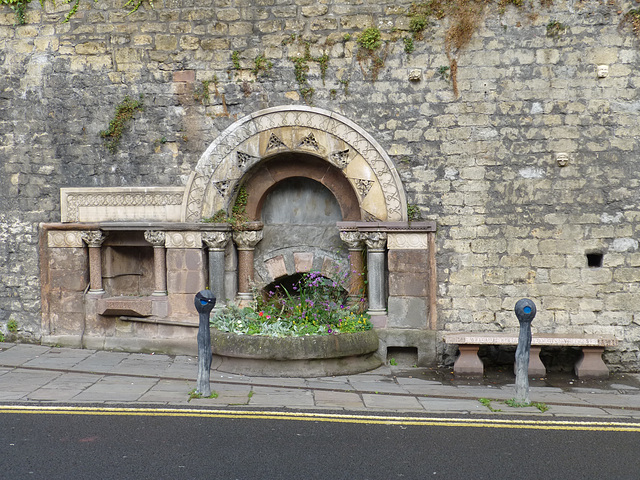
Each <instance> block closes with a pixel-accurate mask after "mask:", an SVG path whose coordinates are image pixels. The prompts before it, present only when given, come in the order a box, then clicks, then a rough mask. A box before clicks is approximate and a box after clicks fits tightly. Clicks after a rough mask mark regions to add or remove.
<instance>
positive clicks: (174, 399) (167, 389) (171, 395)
mask: <svg viewBox="0 0 640 480" xmlns="http://www.w3.org/2000/svg"><path fill="white" fill-rule="evenodd" d="M195 387H196V382H195V381H191V382H190V381H187V380H159V381H158V382H157V383H156V384H155V385H153V386H152V387H151V388H150V389H149V390H147V391H146V392H145V393H143V394H142V395H141V396H140V397H139V398H138V400H137V401H139V402H144V403H147V402H152V403H171V404H176V403H177V404H181V403H187V402H188V400H189V392H190V391H191V390H193V389H194V388H195Z"/></svg>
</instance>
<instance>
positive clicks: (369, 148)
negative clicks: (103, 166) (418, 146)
mask: <svg viewBox="0 0 640 480" xmlns="http://www.w3.org/2000/svg"><path fill="white" fill-rule="evenodd" d="M284 153H305V154H308V155H312V156H314V157H318V158H321V159H322V160H323V161H325V162H329V163H330V164H331V165H333V167H335V169H337V170H340V171H341V172H342V174H343V175H344V177H345V178H346V179H347V180H348V182H349V183H350V185H351V187H352V190H353V191H354V192H357V195H356V197H355V198H356V199H357V202H358V208H359V210H360V212H359V215H355V216H352V215H351V214H350V215H349V217H350V218H357V217H359V218H360V219H362V220H378V221H406V220H407V203H406V196H405V192H404V189H403V187H402V183H401V181H400V176H399V175H398V173H397V171H396V169H395V166H394V165H393V162H391V159H390V158H389V156H388V155H387V154H386V152H385V151H384V149H383V148H382V147H381V146H380V145H379V144H378V142H376V141H375V140H374V138H373V137H372V136H371V135H369V134H368V133H367V132H366V131H364V130H363V129H362V128H361V127H359V126H358V125H356V124H355V123H353V122H352V121H350V120H348V119H347V118H345V117H343V116H342V115H339V114H337V113H333V112H329V111H327V110H323V109H319V108H312V107H306V106H284V107H274V108H269V109H265V110H260V111H258V112H255V113H253V114H251V115H248V116H246V117H244V118H242V119H240V120H238V121H237V122H235V123H233V124H232V125H230V126H229V127H228V128H227V129H226V130H225V131H224V132H222V134H221V135H220V136H219V137H218V138H216V140H214V141H213V143H211V145H210V146H209V148H207V150H206V151H205V153H204V154H203V155H202V157H200V160H199V161H198V164H197V166H196V168H195V171H194V172H193V173H192V174H191V177H190V178H189V182H188V184H187V188H186V192H185V197H184V200H183V205H182V220H183V221H186V222H195V221H198V220H200V219H201V218H206V217H209V216H212V215H213V214H214V213H215V212H217V211H218V210H220V209H224V210H228V208H229V206H230V203H231V201H232V199H233V197H234V193H235V191H236V189H237V187H238V185H239V184H240V182H241V181H243V178H244V177H245V175H246V174H247V172H249V171H250V170H251V169H252V168H253V167H255V166H256V165H257V164H258V163H259V162H261V161H262V160H263V159H266V158H269V157H272V156H276V155H279V154H284Z"/></svg>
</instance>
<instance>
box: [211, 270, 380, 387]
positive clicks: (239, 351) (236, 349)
mask: <svg viewBox="0 0 640 480" xmlns="http://www.w3.org/2000/svg"><path fill="white" fill-rule="evenodd" d="M346 300H347V294H346V291H345V289H344V288H342V287H341V285H340V284H339V282H336V281H334V280H331V279H328V278H326V277H324V276H322V275H321V274H320V273H319V272H311V273H308V274H306V275H304V276H303V277H302V278H301V279H300V280H299V281H298V282H296V283H295V284H294V285H293V286H292V287H291V291H289V289H287V288H284V287H280V286H276V287H274V289H273V290H272V291H269V292H268V293H267V294H266V295H264V296H262V295H256V301H255V303H254V304H253V305H251V306H249V307H244V308H240V307H238V306H235V305H230V306H227V307H225V308H223V309H222V310H220V311H219V312H217V313H216V314H214V315H213V318H212V320H211V326H212V329H211V335H212V337H211V338H212V350H213V353H214V361H217V363H218V364H217V365H215V364H214V368H217V369H218V370H222V371H228V372H234V373H245V374H250V375H268V376H271V375H273V376H289V377H294V376H296V377H297V376H306V377H309V376H323V375H345V374H351V373H357V372H362V371H366V370H371V369H373V368H376V367H378V366H380V365H381V363H382V362H381V361H380V360H379V359H378V358H377V357H376V355H375V352H376V351H377V349H378V337H377V335H376V333H375V331H374V330H373V329H372V328H373V325H372V324H371V321H370V319H369V316H368V315H367V314H366V313H364V312H363V309H364V303H363V302H357V304H356V305H351V306H349V305H347V302H346Z"/></svg>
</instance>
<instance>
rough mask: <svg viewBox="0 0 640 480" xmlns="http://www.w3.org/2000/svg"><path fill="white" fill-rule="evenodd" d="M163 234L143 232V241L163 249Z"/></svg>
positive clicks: (150, 231) (151, 231) (154, 231)
mask: <svg viewBox="0 0 640 480" xmlns="http://www.w3.org/2000/svg"><path fill="white" fill-rule="evenodd" d="M166 236H167V235H166V234H165V232H158V231H156V230H146V231H145V232H144V239H145V240H146V241H147V242H149V243H150V244H151V245H153V246H154V247H164V243H165V238H166Z"/></svg>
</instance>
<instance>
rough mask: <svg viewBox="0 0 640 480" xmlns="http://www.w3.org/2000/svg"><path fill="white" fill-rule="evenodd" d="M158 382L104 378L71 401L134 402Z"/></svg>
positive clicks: (152, 380) (120, 377)
mask: <svg viewBox="0 0 640 480" xmlns="http://www.w3.org/2000/svg"><path fill="white" fill-rule="evenodd" d="M157 382H158V380H156V379H153V378H140V377H126V376H105V377H102V378H101V379H100V380H99V381H98V382H96V383H94V384H93V385H91V386H90V387H89V388H87V389H86V390H84V391H83V392H81V393H79V394H78V395H76V396H75V397H73V400H74V401H75V400H79V401H95V402H107V401H112V402H136V401H138V399H139V398H140V397H142V396H143V395H144V394H145V393H147V392H148V391H149V390H150V389H151V388H152V387H153V386H154V385H155V384H156V383H157Z"/></svg>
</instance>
